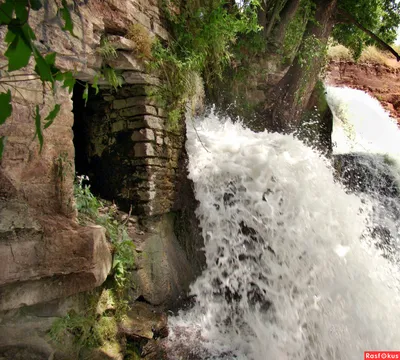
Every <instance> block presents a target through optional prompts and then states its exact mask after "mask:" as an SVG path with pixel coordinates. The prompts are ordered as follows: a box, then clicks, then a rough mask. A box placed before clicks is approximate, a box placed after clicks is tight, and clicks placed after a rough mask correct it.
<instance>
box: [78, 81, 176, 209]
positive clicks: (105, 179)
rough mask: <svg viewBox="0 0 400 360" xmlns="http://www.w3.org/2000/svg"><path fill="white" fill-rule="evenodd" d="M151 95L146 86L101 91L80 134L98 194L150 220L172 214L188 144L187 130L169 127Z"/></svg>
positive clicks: (86, 110)
mask: <svg viewBox="0 0 400 360" xmlns="http://www.w3.org/2000/svg"><path fill="white" fill-rule="evenodd" d="M149 92H150V89H149V87H148V86H147V87H146V86H143V85H125V86H123V87H122V89H121V90H119V91H117V92H113V91H110V90H104V91H101V92H100V94H99V95H98V96H96V97H95V99H94V100H91V102H90V104H88V106H87V108H83V109H82V110H83V111H82V114H81V116H82V119H80V120H81V124H82V125H81V126H82V128H81V129H80V130H79V131H82V132H83V134H84V139H83V140H82V141H84V142H85V143H84V144H81V146H82V147H83V150H82V152H83V156H84V157H86V159H87V164H85V165H84V167H85V166H86V168H87V172H86V174H87V175H89V177H90V178H91V179H92V180H93V182H92V188H93V189H94V191H97V192H98V193H100V194H101V195H102V196H103V197H105V198H108V199H110V200H115V201H117V202H118V204H119V206H120V207H122V208H123V209H125V210H126V211H129V210H130V208H131V207H132V213H133V214H136V215H146V216H152V215H161V214H164V213H168V212H169V211H171V207H172V205H173V202H174V195H175V194H174V187H175V180H176V179H175V173H176V170H177V168H178V159H179V156H180V153H181V151H182V148H183V146H184V136H183V133H182V129H181V128H179V127H177V128H175V129H173V128H171V126H168V122H167V120H166V114H165V112H164V110H163V109H162V108H161V107H160V106H159V105H157V103H156V102H155V101H154V100H153V98H152V97H150V96H148V93H149ZM116 165H117V167H116ZM78 170H80V169H78Z"/></svg>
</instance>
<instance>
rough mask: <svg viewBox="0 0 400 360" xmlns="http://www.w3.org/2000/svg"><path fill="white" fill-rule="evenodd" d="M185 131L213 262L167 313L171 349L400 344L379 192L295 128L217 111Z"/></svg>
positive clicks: (256, 351)
mask: <svg viewBox="0 0 400 360" xmlns="http://www.w3.org/2000/svg"><path fill="white" fill-rule="evenodd" d="M329 91H331V100H332V99H333V98H334V100H332V101H331V106H332V108H334V106H336V107H337V109H340V108H341V106H342V103H340V101H336V100H337V99H336V98H335V95H332V94H333V93H334V92H335V91H336V90H334V89H330V90H329ZM335 101H336V102H335ZM334 102H335V103H334ZM333 103H334V104H333ZM343 111H344V110H343V108H342V113H343ZM336 114H338V111H337V112H336ZM354 128H355V134H356V135H358V134H359V130H358V127H357V126H356V125H354ZM187 137H188V140H187V145H186V146H187V150H188V154H189V173H190V175H189V176H190V178H191V179H192V180H193V182H194V186H195V194H196V198H197V199H198V200H199V207H198V209H197V216H198V218H199V221H200V226H201V230H202V234H203V237H204V239H205V254H206V261H207V264H206V269H205V270H204V271H203V273H202V275H201V276H200V277H199V278H198V279H197V280H196V281H195V282H194V284H192V286H191V293H192V295H194V296H195V299H196V300H195V304H194V306H193V308H191V309H189V310H185V311H181V312H180V313H179V315H177V316H175V317H171V318H170V320H169V321H170V329H171V335H170V339H169V343H168V347H169V353H170V354H173V355H172V358H173V359H185V360H187V359H242V360H295V359H296V360H303V359H304V360H312V359H343V360H351V359H360V358H362V356H363V352H364V351H366V350H396V347H398V346H399V344H400V331H399V330H398V329H399V328H400V307H399V305H398V304H399V300H400V286H399V284H400V282H399V280H400V276H399V267H398V265H397V261H396V259H397V255H396V254H395V255H393V256H392V257H388V256H384V255H385V254H386V253H385V251H384V250H382V247H381V246H378V245H379V242H380V241H381V239H380V238H379V237H377V236H374V233H373V230H372V229H373V228H374V227H375V225H376V224H375V222H376V221H377V220H376V212H375V208H376V206H377V205H376V198H374V196H371V193H368V192H363V191H361V190H362V189H361V190H360V189H356V190H355V191H350V190H349V187H345V185H342V184H341V183H340V182H338V181H337V180H336V179H335V177H334V169H333V167H332V165H331V163H330V162H329V161H328V160H326V159H325V158H324V157H322V156H321V155H320V154H319V153H317V152H315V151H314V150H312V149H311V148H309V147H307V146H306V145H304V144H303V143H302V142H301V141H299V140H297V139H296V138H294V137H293V136H291V135H281V134H276V133H268V132H263V133H254V132H252V131H250V130H249V129H246V128H245V127H243V126H242V125H241V124H240V123H239V122H235V123H233V122H232V121H231V120H230V119H229V118H218V117H217V116H216V115H215V114H213V113H211V114H209V115H208V116H206V117H204V118H202V119H197V120H196V122H195V124H192V123H188V131H187ZM353 143H355V142H353ZM399 143H400V142H399ZM367 144H369V142H368V141H364V142H363V146H367ZM380 145H382V146H384V145H385V144H384V142H382V144H380ZM386 145H388V144H386ZM391 145H392V144H390V146H391ZM368 146H370V149H375V148H377V145H374V144H369V145H368ZM388 146H389V145H388ZM385 149H386V148H382V149H381V152H383V153H384V152H385ZM346 151H347V150H346ZM381 158H382V159H384V157H383V155H381ZM382 161H383V162H384V160H382ZM343 176H344V175H343ZM388 196H389V197H390V196H397V193H396V194H395V195H393V194H392V195H390V194H389V195H388ZM377 197H378V196H377ZM381 211H382V213H380V216H383V217H384V215H385V214H384V209H381ZM397 350H398V348H397Z"/></svg>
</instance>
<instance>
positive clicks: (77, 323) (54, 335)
mask: <svg viewBox="0 0 400 360" xmlns="http://www.w3.org/2000/svg"><path fill="white" fill-rule="evenodd" d="M95 322H96V320H95V317H94V315H93V314H87V315H86V316H82V315H79V314H77V313H76V312H75V311H71V312H70V313H69V314H67V315H66V316H64V317H62V318H59V319H57V320H55V321H54V322H53V325H52V327H51V329H50V331H49V336H50V338H51V339H52V340H53V341H54V342H56V343H58V344H62V343H63V342H64V340H65V337H66V336H68V335H72V336H73V340H74V345H75V346H76V347H77V349H78V350H79V349H80V348H89V349H90V348H95V347H97V346H100V345H101V344H102V339H101V337H100V336H99V334H98V332H97V331H96V329H95V326H94V325H95Z"/></svg>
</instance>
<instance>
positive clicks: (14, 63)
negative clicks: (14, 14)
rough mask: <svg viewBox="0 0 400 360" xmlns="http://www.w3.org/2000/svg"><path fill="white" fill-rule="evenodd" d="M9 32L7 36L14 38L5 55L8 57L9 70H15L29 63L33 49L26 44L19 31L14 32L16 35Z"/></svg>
mask: <svg viewBox="0 0 400 360" xmlns="http://www.w3.org/2000/svg"><path fill="white" fill-rule="evenodd" d="M9 32H10V29H9V30H8V33H9ZM8 33H7V36H6V37H7V38H8V39H11V38H13V40H12V42H11V44H10V45H9V46H8V48H7V51H6V52H5V53H4V55H5V56H6V57H7V58H8V71H15V70H18V69H21V68H23V67H25V66H26V65H28V63H29V59H30V58H31V54H32V49H31V47H30V46H28V45H27V44H26V42H25V41H24V39H23V38H22V36H21V34H20V33H19V32H17V33H15V32H13V34H14V36H12V34H10V35H9V34H8Z"/></svg>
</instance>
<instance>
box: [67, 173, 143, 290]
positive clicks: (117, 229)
mask: <svg viewBox="0 0 400 360" xmlns="http://www.w3.org/2000/svg"><path fill="white" fill-rule="evenodd" d="M88 180H89V177H88V176H85V175H83V176H77V181H76V183H75V191H74V193H75V199H76V207H77V210H78V214H79V217H80V219H79V220H80V222H81V223H86V222H94V223H95V224H97V225H101V226H103V227H104V228H105V229H106V236H107V238H108V240H109V241H110V243H111V244H112V245H113V246H114V260H113V277H114V281H115V285H116V289H115V290H116V291H117V293H118V294H117V295H121V296H122V295H123V294H122V292H123V289H124V288H125V286H126V284H127V282H128V280H129V279H128V276H127V273H128V270H129V269H132V268H133V267H134V265H135V252H134V249H135V246H134V244H133V242H132V239H131V238H130V237H129V235H128V232H127V229H126V225H125V224H124V223H121V222H119V221H117V220H116V218H115V215H116V212H117V207H116V206H115V205H113V206H109V207H107V208H106V209H107V210H106V211H104V209H105V206H104V204H103V203H102V202H101V201H100V200H98V199H97V198H96V197H95V196H94V195H93V194H92V192H91V190H90V185H85V184H83V181H88Z"/></svg>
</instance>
